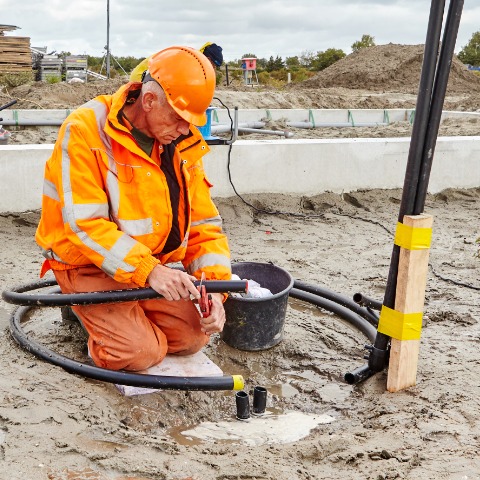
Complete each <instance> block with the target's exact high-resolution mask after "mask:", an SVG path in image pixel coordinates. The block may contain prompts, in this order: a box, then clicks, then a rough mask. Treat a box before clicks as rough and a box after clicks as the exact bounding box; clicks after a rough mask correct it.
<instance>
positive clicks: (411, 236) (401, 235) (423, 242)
mask: <svg viewBox="0 0 480 480" xmlns="http://www.w3.org/2000/svg"><path fill="white" fill-rule="evenodd" d="M393 243H395V245H398V246H399V247H402V248H406V249H407V250H427V249H428V248H430V245H431V243H432V229H431V228H417V227H410V226H408V225H404V224H403V223H401V222H398V223H397V231H396V232H395V239H394V241H393Z"/></svg>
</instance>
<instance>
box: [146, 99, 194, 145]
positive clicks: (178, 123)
mask: <svg viewBox="0 0 480 480" xmlns="http://www.w3.org/2000/svg"><path fill="white" fill-rule="evenodd" d="M145 120H146V128H147V130H148V133H147V135H148V136H149V137H153V138H155V139H157V140H158V141H159V142H160V143H161V144H162V145H167V144H169V143H171V142H173V141H174V140H176V139H177V138H178V137H179V136H180V135H187V134H188V132H189V130H190V124H189V123H188V122H187V121H185V120H183V118H182V117H180V115H178V113H177V112H175V110H174V109H173V108H172V107H171V106H170V105H169V104H168V102H167V100H166V99H165V94H164V93H163V91H162V92H155V93H152V99H151V103H150V108H149V109H147V110H146V111H145Z"/></svg>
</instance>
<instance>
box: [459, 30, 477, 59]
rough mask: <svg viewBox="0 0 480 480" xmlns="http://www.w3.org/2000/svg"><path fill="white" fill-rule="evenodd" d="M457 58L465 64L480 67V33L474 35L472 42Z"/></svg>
mask: <svg viewBox="0 0 480 480" xmlns="http://www.w3.org/2000/svg"><path fill="white" fill-rule="evenodd" d="M457 57H458V58H459V59H460V61H461V62H463V63H465V64H468V65H473V66H475V67H478V66H480V31H478V32H475V33H474V34H473V35H472V38H471V39H470V41H469V42H468V43H467V45H465V46H464V47H463V48H462V49H461V50H460V52H459V53H458V55H457Z"/></svg>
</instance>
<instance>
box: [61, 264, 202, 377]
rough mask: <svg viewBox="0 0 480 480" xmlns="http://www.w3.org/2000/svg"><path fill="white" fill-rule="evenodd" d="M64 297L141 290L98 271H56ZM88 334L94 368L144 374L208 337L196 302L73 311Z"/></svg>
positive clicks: (84, 307) (199, 346)
mask: <svg viewBox="0 0 480 480" xmlns="http://www.w3.org/2000/svg"><path fill="white" fill-rule="evenodd" d="M54 274H55V277H56V279H57V282H58V284H59V286H60V288H61V290H62V292H63V293H84V292H100V291H105V290H123V289H127V288H138V285H135V284H133V283H132V284H125V283H119V282H116V281H115V280H113V279H112V278H111V277H109V276H108V275H107V274H106V273H104V272H103V271H102V270H100V269H99V268H97V267H95V266H87V267H80V268H74V269H71V270H55V271H54ZM72 310H73V311H74V312H75V314H76V315H77V316H78V317H79V318H80V320H81V322H82V323H83V326H84V327H85V329H86V330H87V332H88V335H89V338H88V348H89V350H90V355H91V357H92V359H93V361H94V362H95V365H97V366H99V367H102V368H108V369H111V370H131V371H138V370H144V369H146V368H148V367H151V366H152V365H156V364H157V363H160V362H161V361H162V360H163V359H164V358H165V355H166V354H167V353H172V354H176V355H191V354H193V353H196V352H198V351H200V350H201V349H202V348H203V347H204V346H205V345H206V344H207V343H208V341H209V336H208V335H206V334H205V333H203V332H202V331H201V330H200V313H199V311H198V310H197V308H196V307H195V305H194V303H193V302H192V301H191V300H178V301H168V300H165V299H163V298H158V299H152V300H142V301H132V302H122V303H107V304H101V305H82V306H74V307H72Z"/></svg>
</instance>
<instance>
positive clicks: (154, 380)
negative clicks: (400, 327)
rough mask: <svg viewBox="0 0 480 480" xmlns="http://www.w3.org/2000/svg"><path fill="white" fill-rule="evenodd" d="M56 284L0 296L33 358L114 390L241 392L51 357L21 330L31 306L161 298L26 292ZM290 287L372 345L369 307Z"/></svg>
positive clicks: (141, 293) (210, 286) (224, 384)
mask: <svg viewBox="0 0 480 480" xmlns="http://www.w3.org/2000/svg"><path fill="white" fill-rule="evenodd" d="M194 283H198V282H194ZM56 285H57V283H56V281H55V280H42V281H38V282H34V283H30V284H27V285H22V286H17V287H14V288H13V289H11V290H5V291H3V292H2V298H3V299H4V300H5V301H6V302H8V303H13V304H15V305H22V307H20V308H18V309H16V310H15V312H14V313H13V314H12V316H11V318H10V331H11V334H12V336H13V338H14V339H15V340H16V341H17V343H18V344H19V345H20V346H21V347H22V348H24V349H25V350H27V351H29V352H31V353H33V354H34V355H36V356H37V357H39V358H41V359H43V360H45V361H47V362H50V363H52V364H54V365H57V366H60V367H62V368H63V369H64V370H66V371H67V372H69V373H76V374H78V375H81V376H84V377H87V378H92V379H95V380H101V381H105V382H110V383H115V384H118V385H130V386H134V387H142V388H153V389H165V390H168V389H170V390H204V391H207V390H241V389H242V388H243V385H244V383H243V378H242V377H241V376H240V375H225V376H210V377H174V376H162V375H145V374H139V373H131V372H124V371H116V370H108V369H104V368H100V367H95V366H92V365H89V364H86V363H82V362H78V361H76V360H73V359H70V358H67V357H64V356H62V355H60V354H58V353H56V352H53V351H52V350H50V349H48V348H47V347H45V346H43V345H41V344H39V343H37V342H35V341H34V340H32V339H31V338H29V337H28V336H27V334H26V333H25V331H24V330H23V329H22V326H21V323H22V319H23V317H24V316H25V315H26V314H27V312H29V311H30V310H31V309H32V308H33V307H47V306H55V307H59V306H70V305H86V304H93V303H95V304H101V303H112V302H123V301H132V300H146V299H150V298H159V297H161V295H159V294H158V293H157V292H155V291H154V290H153V289H151V288H144V289H130V290H115V291H105V292H92V293H86V294H84V293H80V294H79V293H76V294H62V293H60V291H59V289H56V288H52V289H50V291H49V293H47V294H32V293H28V292H31V291H32V290H38V289H41V288H46V287H55V286H56ZM205 285H206V288H207V291H208V292H225V291H246V281H243V280H242V281H207V282H205ZM227 287H228V288H227ZM294 287H296V288H292V290H291V291H290V296H291V297H292V298H297V299H299V300H303V301H305V302H308V303H311V304H313V305H315V306H318V307H320V308H323V309H325V310H327V311H330V312H332V313H335V314H336V315H338V316H340V317H341V318H343V319H344V320H345V321H347V322H348V323H350V324H351V325H352V326H353V327H355V328H357V329H358V330H359V331H361V332H362V333H363V334H364V335H365V336H366V337H367V338H368V339H369V340H370V341H371V342H373V341H374V340H375V336H376V328H375V325H376V322H377V321H378V318H377V317H376V316H375V314H373V312H371V311H370V310H369V309H368V308H366V307H362V306H359V305H358V304H356V303H355V302H353V301H351V300H350V299H349V298H348V297H345V296H344V295H341V294H337V293H335V292H332V291H330V290H328V289H326V288H324V287H318V286H315V285H309V284H306V283H304V282H301V281H294ZM347 375H348V374H347ZM347 375H346V376H345V379H346V380H347V381H348V379H347ZM365 378H366V377H365ZM362 379H363V378H362ZM349 383H350V382H349Z"/></svg>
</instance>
